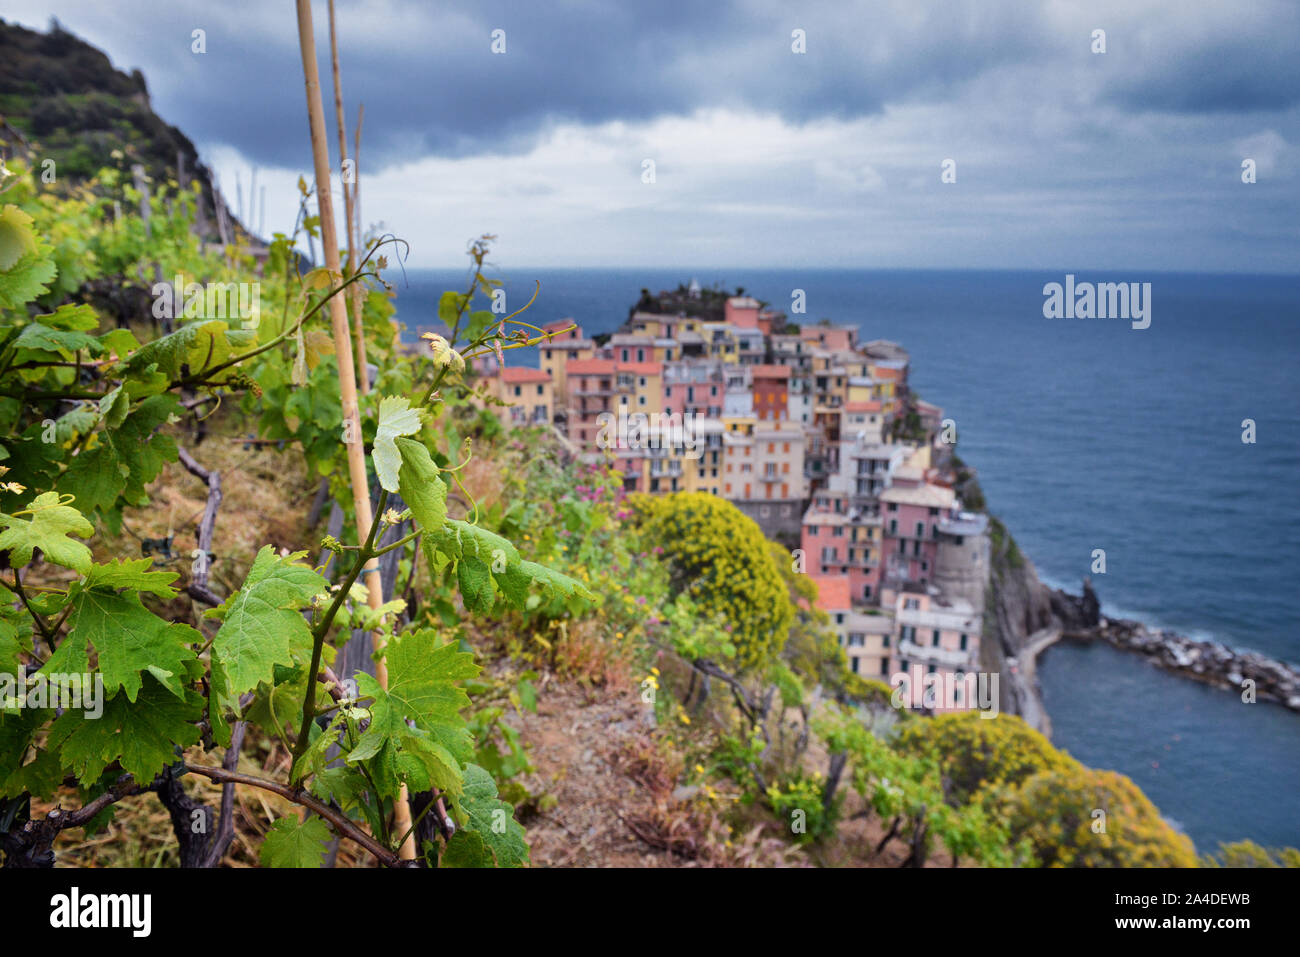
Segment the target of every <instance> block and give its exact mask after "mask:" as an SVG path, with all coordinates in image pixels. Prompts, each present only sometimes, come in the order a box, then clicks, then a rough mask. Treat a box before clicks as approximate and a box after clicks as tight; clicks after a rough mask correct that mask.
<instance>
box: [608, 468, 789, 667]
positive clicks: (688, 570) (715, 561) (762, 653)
mask: <svg viewBox="0 0 1300 957" xmlns="http://www.w3.org/2000/svg"><path fill="white" fill-rule="evenodd" d="M634 508H635V511H636V512H637V514H638V516H639V517H640V518H642V520H643V522H644V530H645V534H646V537H647V539H648V540H649V541H650V542H651V543H653V544H655V545H658V546H659V547H661V548H662V549H663V557H664V559H665V560H666V561H668V563H669V565H670V567H671V568H672V577H671V585H672V588H673V590H674V591H675V592H682V591H685V592H688V593H689V594H690V595H691V597H692V598H693V599H694V601H695V603H696V605H697V606H698V607H699V608H700V609H701V610H702V611H703V612H704V614H705V615H706V616H709V615H714V614H720V615H722V616H724V617H725V619H726V621H727V622H728V624H729V625H730V626H731V630H732V631H731V633H732V636H733V640H734V642H735V646H736V658H737V661H738V663H739V664H740V666H741V667H742V668H754V669H757V668H759V667H761V666H762V665H764V664H765V663H766V662H767V660H768V659H769V658H771V657H772V656H773V655H776V654H779V653H780V651H781V649H782V648H783V647H784V646H785V642H786V638H787V637H788V635H789V633H790V625H791V623H792V622H793V620H794V606H793V605H792V604H791V602H790V598H789V594H788V592H787V590H786V586H785V583H784V582H783V581H782V579H781V574H780V572H779V570H778V569H777V568H776V566H775V564H774V563H773V561H772V556H771V554H770V552H769V551H768V542H767V539H766V538H764V537H763V533H762V532H761V531H760V530H759V527H758V525H757V524H755V522H754V521H753V519H751V518H749V517H747V516H746V515H744V514H743V513H742V512H741V511H740V510H739V509H738V508H736V506H734V505H732V504H731V503H730V502H728V501H726V500H724V499H721V498H718V497H717V496H715V495H705V494H702V493H699V492H678V493H674V494H672V495H667V496H664V497H662V498H659V499H654V500H651V501H646V500H644V499H641V500H639V501H638V502H637V503H636V505H635V506H634Z"/></svg>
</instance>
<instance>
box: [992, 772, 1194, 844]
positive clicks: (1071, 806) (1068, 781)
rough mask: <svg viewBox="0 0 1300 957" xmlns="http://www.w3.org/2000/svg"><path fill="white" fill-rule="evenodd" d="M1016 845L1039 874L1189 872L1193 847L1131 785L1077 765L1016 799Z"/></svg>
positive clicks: (1046, 776)
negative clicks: (1060, 870)
mask: <svg viewBox="0 0 1300 957" xmlns="http://www.w3.org/2000/svg"><path fill="white" fill-rule="evenodd" d="M1008 823H1009V826H1010V829H1011V835H1012V838H1013V839H1014V840H1017V841H1019V840H1024V841H1026V842H1027V843H1028V847H1029V851H1030V853H1031V855H1032V857H1033V862H1034V863H1036V864H1037V865H1038V866H1040V867H1195V866H1196V852H1195V851H1194V850H1193V849H1192V842H1191V840H1190V839H1189V838H1187V837H1186V836H1185V835H1182V834H1179V833H1178V832H1176V831H1175V830H1174V829H1173V828H1171V827H1170V826H1169V825H1168V824H1166V823H1165V822H1164V821H1163V820H1162V819H1161V817H1160V812H1159V811H1157V810H1156V808H1155V805H1153V804H1152V803H1151V802H1150V801H1149V800H1148V799H1147V796H1146V795H1145V794H1143V793H1142V791H1141V790H1140V789H1139V788H1138V786H1137V785H1136V784H1134V783H1133V782H1132V781H1131V780H1129V779H1128V778H1126V777H1125V776H1124V775H1122V774H1117V773H1116V772H1114V771H1094V770H1092V769H1091V768H1085V767H1083V766H1082V765H1076V766H1075V767H1074V768H1069V769H1063V770H1052V771H1042V772H1040V773H1038V774H1035V775H1034V776H1033V777H1031V778H1029V780H1027V781H1026V782H1025V783H1024V784H1023V785H1022V786H1021V787H1020V789H1019V791H1018V792H1017V793H1016V795H1015V800H1014V802H1013V805H1012V808H1011V814H1010V818H1009V821H1008Z"/></svg>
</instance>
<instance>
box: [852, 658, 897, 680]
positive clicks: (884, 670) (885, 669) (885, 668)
mask: <svg viewBox="0 0 1300 957" xmlns="http://www.w3.org/2000/svg"><path fill="white" fill-rule="evenodd" d="M853 660H854V661H855V662H856V661H857V659H856V658H854V659H853ZM880 674H881V675H882V676H884V675H888V674H889V659H888V658H884V659H882V660H881V662H880Z"/></svg>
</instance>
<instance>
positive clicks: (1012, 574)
mask: <svg viewBox="0 0 1300 957" xmlns="http://www.w3.org/2000/svg"><path fill="white" fill-rule="evenodd" d="M989 529H990V533H991V535H990V537H991V539H992V555H991V556H990V585H989V587H990V590H991V596H990V597H991V599H992V600H991V601H989V602H988V605H987V609H986V611H985V619H986V624H985V631H986V633H987V632H989V629H990V627H991V629H992V631H991V634H992V636H993V638H994V639H995V642H996V644H997V646H998V648H999V649H1000V650H1001V652H1002V653H1003V654H1004V655H1006V656H1008V657H1014V656H1016V655H1018V654H1019V653H1020V652H1021V650H1022V649H1023V648H1024V646H1025V641H1026V639H1028V637H1029V636H1030V635H1032V634H1034V633H1035V632H1037V631H1041V630H1042V629H1044V628H1048V627H1050V626H1051V625H1052V590H1051V589H1050V588H1048V587H1047V586H1046V585H1044V584H1043V583H1042V582H1040V581H1039V580H1038V573H1037V572H1036V571H1035V570H1034V565H1033V562H1031V561H1030V560H1029V559H1028V558H1026V557H1025V556H1024V554H1023V553H1021V551H1020V549H1019V548H1018V547H1017V545H1016V542H1015V539H1013V538H1012V537H1011V535H1010V534H1009V533H1008V532H1007V530H1006V527H1005V526H1004V525H1003V524H1002V523H1001V522H1000V521H998V519H996V518H993V517H992V516H990V521H989ZM990 618H991V622H990V621H989V619H990Z"/></svg>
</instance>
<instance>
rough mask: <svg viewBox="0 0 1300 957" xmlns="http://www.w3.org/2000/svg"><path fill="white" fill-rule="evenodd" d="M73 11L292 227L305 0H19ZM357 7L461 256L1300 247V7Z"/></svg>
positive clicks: (383, 176) (1176, 261) (428, 246)
mask: <svg viewBox="0 0 1300 957" xmlns="http://www.w3.org/2000/svg"><path fill="white" fill-rule="evenodd" d="M314 9H315V15H316V33H317V40H318V45H319V48H320V55H321V69H322V74H323V75H324V77H325V93H326V96H327V107H326V112H327V113H328V114H329V115H330V116H331V117H332V116H333V105H332V101H331V100H330V99H328V97H329V96H330V94H331V90H330V86H329V79H328V50H329V48H328V21H327V17H326V5H325V3H324V2H322V0H317V2H316V3H315V4H314ZM51 15H53V16H57V17H58V19H59V20H60V22H61V23H62V24H63V26H64V28H65V29H67V30H70V31H71V32H73V33H75V34H77V35H79V36H81V37H83V38H85V39H86V40H88V41H89V42H91V43H93V44H95V45H96V46H99V47H100V48H102V49H103V50H104V51H105V52H106V53H108V55H109V56H110V58H111V59H112V60H113V63H114V65H116V66H117V67H119V68H121V69H125V70H130V69H131V68H133V67H139V68H140V69H141V70H142V71H143V72H144V74H145V77H146V79H147V81H148V84H149V88H150V91H151V94H152V97H153V104H154V108H155V109H156V110H157V111H158V112H159V113H160V114H161V115H162V116H163V117H164V119H166V120H167V121H168V122H171V123H173V124H175V125H177V126H179V127H180V128H181V129H182V130H184V131H185V132H186V133H187V134H188V135H189V136H190V137H191V138H192V139H193V140H194V141H195V143H196V145H197V146H198V148H199V151H200V154H201V155H202V156H203V157H204V159H205V160H206V161H207V162H208V163H209V164H210V165H212V166H213V167H214V169H216V171H217V172H218V174H219V176H220V180H221V183H222V185H223V187H224V189H225V191H226V192H227V194H228V195H230V196H231V197H233V196H234V193H235V177H236V172H237V171H238V172H239V174H240V176H241V177H242V180H243V184H244V189H245V192H247V188H248V180H249V171H250V170H251V169H252V168H253V167H254V166H256V167H257V168H258V170H259V172H258V179H259V183H262V184H266V185H267V186H268V190H267V192H268V198H267V219H268V227H269V228H275V229H285V228H287V227H288V226H290V225H291V223H292V218H293V214H294V211H295V209H296V199H295V190H294V183H295V182H296V180H297V178H298V176H299V175H300V174H304V173H305V174H307V176H308V179H310V170H311V154H310V147H309V143H308V135H307V119H306V106H305V97H304V92H303V81H302V65H301V59H300V57H299V52H298V43H297V32H296V20H295V16H294V5H293V3H292V2H290V0H257V2H243V0H222V2H220V3H214V2H212V0H203V2H191V0H167V2H165V3H137V2H129V0H119V2H113V3H105V2H103V0H37V2H30V0H6V3H5V13H4V16H5V18H6V19H9V20H17V21H18V22H20V23H23V24H25V25H28V26H32V27H39V28H42V29H43V28H44V27H45V26H46V25H47V23H48V21H49V18H50V16H51ZM338 18H339V24H340V31H341V40H340V45H341V59H342V67H343V92H344V96H345V102H346V105H347V109H348V115H349V122H350V123H351V122H355V116H356V106H357V103H358V102H359V101H361V102H364V103H365V108H366V113H365V127H364V134H363V139H364V142H363V147H362V156H361V173H362V179H363V186H362V196H363V205H364V218H365V220H366V222H367V223H370V224H377V223H383V224H384V225H385V226H386V227H387V229H389V230H391V231H393V232H395V233H397V234H398V235H400V236H402V237H403V238H405V239H407V240H408V241H409V242H410V244H411V258H410V260H409V263H410V264H411V265H416V266H461V265H463V264H464V263H465V257H464V250H465V244H466V240H467V239H469V238H470V237H472V236H475V235H478V234H480V233H483V232H492V233H496V234H498V235H499V237H500V239H499V242H498V246H497V253H496V256H495V258H496V260H497V261H499V262H502V263H509V264H510V265H512V266H614V265H629V266H646V267H649V266H663V267H681V268H687V269H689V268H691V267H710V266H752V267H757V266H803V267H808V266H819V265H824V266H853V267H931V268H959V267H1005V268H1020V267H1025V268H1031V267H1032V268H1049V269H1053V270H1057V269H1059V270H1062V271H1065V270H1085V269H1089V268H1094V269H1112V270H1113V269H1126V270H1132V269H1148V270H1157V269H1161V270H1163V269H1174V270H1177V269H1189V270H1223V271H1246V272H1252V271H1258V272H1296V271H1300V255H1298V252H1300V166H1298V163H1297V148H1298V147H1300V3H1297V2H1296V0H1279V2H1257V0H1244V2H1242V3H1236V2H1234V3H1223V2H1197V0H1169V2H1143V0H1120V2H1109V0H1106V2H1086V3H1085V2H1044V3H1034V2H1030V0H1021V2H999V0H970V2H966V0H943V2H924V0H899V2H884V0H872V2H870V3H866V2H863V3H849V2H843V0H841V2H827V3H817V2H812V3H802V4H800V3H791V2H779V0H753V2H730V3H724V2H704V0H658V2H630V0H621V2H611V0H606V2H600V3H595V2H581V0H568V2H540V0H527V2H518V3H500V2H489V0H473V2H469V0H463V2H438V3H432V2H407V0H355V2H353V0H339V2H338ZM195 29H203V30H205V31H206V45H207V52H206V53H203V54H195V53H193V52H191V32H192V31H193V30H195ZM796 29H798V30H802V31H804V33H805V36H806V53H802V54H798V53H794V52H792V43H793V42H794V41H793V40H792V31H794V30H796ZM1097 29H1102V30H1105V46H1106V52H1105V53H1104V54H1097V53H1093V52H1092V47H1093V45H1094V40H1093V31H1094V30H1097ZM494 30H503V31H504V32H505V52H504V53H502V54H495V53H493V52H492V43H493V40H492V34H493V31H494ZM330 142H331V148H332V156H333V161H334V163H335V165H336V166H337V155H336V154H334V153H333V147H334V145H335V143H336V141H335V139H334V138H333V134H332V133H331V140H330ZM947 159H952V160H954V161H955V171H956V182H955V183H943V182H941V172H942V164H943V163H944V161H945V160H947ZM1245 159H1252V160H1254V161H1255V166H1256V176H1257V180H1258V181H1257V182H1256V183H1254V184H1253V185H1247V184H1244V183H1243V182H1242V162H1243V160H1245ZM645 160H653V161H654V163H655V182H654V183H652V184H648V183H645V182H643V181H642V180H643V168H644V161H645ZM336 191H337V180H336ZM232 202H233V200H232Z"/></svg>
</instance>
